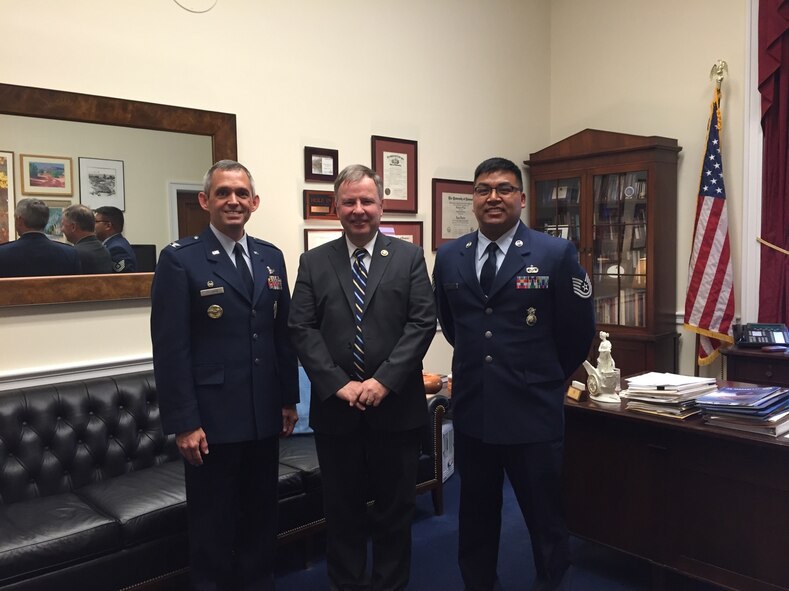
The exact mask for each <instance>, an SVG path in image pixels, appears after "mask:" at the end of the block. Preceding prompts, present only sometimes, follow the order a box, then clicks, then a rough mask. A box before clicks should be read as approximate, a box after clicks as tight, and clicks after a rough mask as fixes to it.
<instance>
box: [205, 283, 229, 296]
mask: <svg viewBox="0 0 789 591" xmlns="http://www.w3.org/2000/svg"><path fill="white" fill-rule="evenodd" d="M210 283H211V285H213V282H210ZM220 293H225V288H224V287H222V286H221V285H220V286H219V287H210V288H208V289H201V290H200V295H201V296H203V297H205V296H211V295H219V294H220Z"/></svg>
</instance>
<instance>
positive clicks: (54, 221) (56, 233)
mask: <svg viewBox="0 0 789 591" xmlns="http://www.w3.org/2000/svg"><path fill="white" fill-rule="evenodd" d="M44 203H46V204H47V206H48V207H49V220H48V221H47V225H46V226H45V227H44V234H46V235H47V236H48V237H49V239H50V240H57V241H58V242H66V237H65V236H64V235H63V230H62V229H61V227H60V222H62V221H63V210H64V209H66V208H67V207H68V206H69V205H71V201H64V200H60V199H58V200H54V199H44Z"/></svg>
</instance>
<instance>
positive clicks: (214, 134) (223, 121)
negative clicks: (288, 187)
mask: <svg viewBox="0 0 789 591" xmlns="http://www.w3.org/2000/svg"><path fill="white" fill-rule="evenodd" d="M0 113H1V114H4V115H19V116H22V117H39V118H42V119H62V120H65V121H75V122H80V123H99V124H102V125H117V126H121V127H134V128H138V129H152V130H156V131H174V132H177V133H191V134H195V135H207V136H210V137H211V146H212V149H211V157H212V160H213V162H216V161H217V160H222V159H225V158H229V159H232V160H236V159H237V157H238V156H237V153H238V152H237V144H236V116H235V115H231V114H229V113H217V112H214V111H202V110H199V109H188V108H184V107H172V106H169V105H158V104H155V103H143V102H139V101H130V100H124V99H117V98H108V97H101V96H93V95H89V94H79V93H76V92H63V91H59V90H48V89H44V88H33V87H29V86H16V85H13V84H0ZM9 205H10V204H9ZM10 209H11V208H10V207H9V215H11V214H10ZM152 280H153V273H122V274H117V275H70V276H69V275H66V276H57V277H19V278H7V279H0V307H8V306H28V305H34V304H60V303H68V302H98V301H111V300H132V299H147V298H149V297H150V291H151V281H152Z"/></svg>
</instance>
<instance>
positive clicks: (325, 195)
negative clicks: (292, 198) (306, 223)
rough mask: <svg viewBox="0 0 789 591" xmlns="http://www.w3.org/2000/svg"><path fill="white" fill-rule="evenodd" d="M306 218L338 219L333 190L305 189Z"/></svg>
mask: <svg viewBox="0 0 789 591" xmlns="http://www.w3.org/2000/svg"><path fill="white" fill-rule="evenodd" d="M304 219H305V220H337V219H339V218H338V217H337V208H336V206H335V203H334V192H333V191H313V190H312V189H304Z"/></svg>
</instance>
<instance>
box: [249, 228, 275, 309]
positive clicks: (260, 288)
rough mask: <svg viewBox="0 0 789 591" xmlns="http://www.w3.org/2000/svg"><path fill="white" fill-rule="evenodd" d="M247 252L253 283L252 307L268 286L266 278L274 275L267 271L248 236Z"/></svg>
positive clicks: (264, 261)
mask: <svg viewBox="0 0 789 591" xmlns="http://www.w3.org/2000/svg"><path fill="white" fill-rule="evenodd" d="M247 252H248V253H249V260H250V261H252V278H253V279H254V283H255V288H254V290H253V294H252V305H253V307H254V305H255V304H256V303H257V301H258V300H259V299H260V296H261V295H262V294H263V292H264V291H265V289H266V287H267V286H268V278H269V277H270V276H272V275H273V274H274V273H272V271H270V270H269V267H268V265H266V259H265V258H264V257H263V253H262V251H260V250H258V248H257V245H256V244H255V242H254V241H253V240H250V238H249V236H247ZM272 270H273V269H272Z"/></svg>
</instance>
